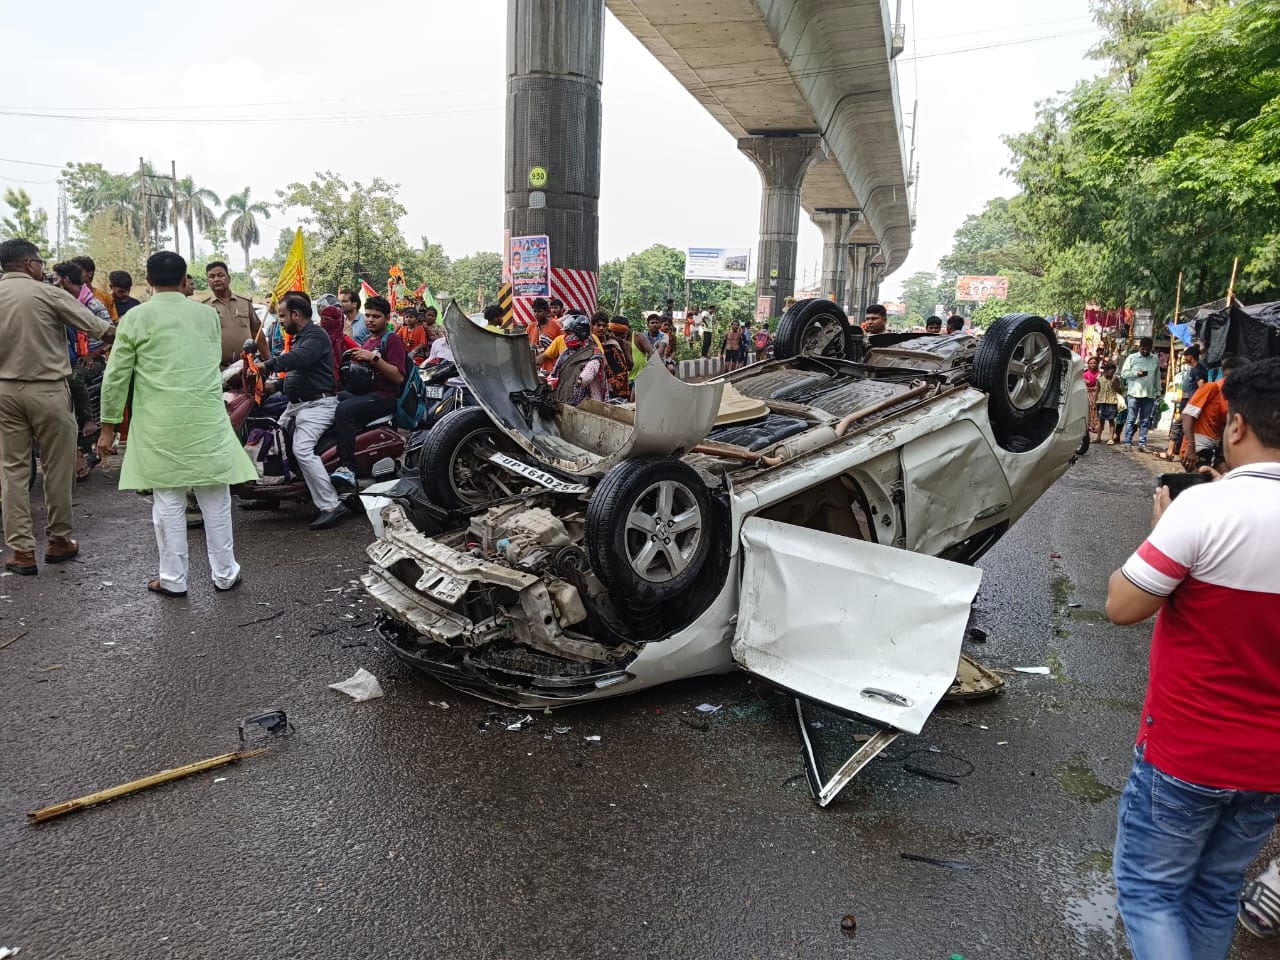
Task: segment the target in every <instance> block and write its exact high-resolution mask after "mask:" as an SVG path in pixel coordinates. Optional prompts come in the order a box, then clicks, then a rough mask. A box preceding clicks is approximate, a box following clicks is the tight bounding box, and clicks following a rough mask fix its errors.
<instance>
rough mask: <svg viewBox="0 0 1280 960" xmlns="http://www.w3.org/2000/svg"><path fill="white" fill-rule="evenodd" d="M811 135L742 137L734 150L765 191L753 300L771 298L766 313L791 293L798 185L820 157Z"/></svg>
mask: <svg viewBox="0 0 1280 960" xmlns="http://www.w3.org/2000/svg"><path fill="white" fill-rule="evenodd" d="M821 147H822V138H821V137H820V136H818V135H817V134H816V133H813V134H809V133H804V134H771V135H765V136H752V137H743V138H742V139H740V140H739V141H738V149H739V150H741V151H742V152H743V153H745V154H746V155H747V156H748V157H750V158H751V160H752V162H753V163H755V165H756V169H757V170H759V171H760V179H761V180H762V181H763V183H764V191H763V193H762V195H761V197H760V250H759V253H758V255H757V257H756V296H757V297H771V298H772V299H773V308H772V309H771V310H770V311H769V315H770V316H773V317H776V316H778V315H779V314H781V313H782V303H783V301H784V300H786V298H787V297H789V296H791V295H792V294H794V293H795V290H796V231H798V230H799V229H800V185H801V184H802V183H804V175H805V173H806V172H808V170H809V165H810V164H811V163H813V161H814V160H816V159H817V158H818V156H819V153H820V150H821Z"/></svg>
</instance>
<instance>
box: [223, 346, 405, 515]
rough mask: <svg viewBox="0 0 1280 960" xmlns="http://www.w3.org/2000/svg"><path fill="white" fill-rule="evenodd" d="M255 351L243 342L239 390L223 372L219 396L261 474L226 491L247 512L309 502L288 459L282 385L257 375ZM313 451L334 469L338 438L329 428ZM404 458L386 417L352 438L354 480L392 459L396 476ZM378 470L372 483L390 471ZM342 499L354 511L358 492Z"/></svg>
mask: <svg viewBox="0 0 1280 960" xmlns="http://www.w3.org/2000/svg"><path fill="white" fill-rule="evenodd" d="M256 352H257V351H256V347H255V346H254V343H253V341H252V340H246V341H245V344H244V351H243V354H242V356H241V362H242V364H243V366H242V368H241V370H240V374H239V384H238V387H237V385H236V377H235V374H234V373H233V372H232V371H230V370H228V373H227V375H225V376H224V378H223V395H222V397H223V401H224V402H225V403H226V406H227V415H228V416H229V417H230V418H231V425H232V427H234V428H235V430H236V433H237V434H238V435H239V436H240V439H241V441H242V442H244V444H245V449H246V451H248V452H249V454H250V457H251V458H252V459H253V460H254V462H255V465H256V466H257V467H258V469H259V472H260V473H261V476H260V477H259V479H258V480H257V481H256V482H254V483H241V484H237V485H235V486H233V487H232V488H231V492H232V493H233V494H234V495H235V496H237V497H239V498H240V499H241V500H244V501H247V503H245V504H242V506H244V507H245V508H246V509H253V507H251V506H250V504H256V505H257V506H259V507H260V508H263V509H274V508H276V507H279V506H280V505H281V504H282V503H288V502H298V503H310V502H311V493H310V492H309V491H308V490H307V484H306V481H305V480H303V478H302V472H301V471H300V470H299V469H298V466H297V464H296V463H295V462H294V460H293V450H292V441H293V437H292V433H291V432H286V431H285V430H283V429H281V427H280V415H281V414H282V413H283V412H284V408H285V407H286V406H287V405H288V401H287V400H286V398H285V397H284V396H282V395H281V394H280V393H279V392H278V390H279V384H281V383H283V381H282V380H278V379H273V378H271V377H268V376H266V375H265V374H264V373H263V372H262V370H261V367H260V366H259V364H258V362H257V360H256V359H255V355H256ZM316 452H317V453H319V454H320V460H321V462H322V463H323V464H324V468H325V471H326V472H328V473H332V472H333V471H334V470H336V469H338V466H339V463H338V436H337V432H336V431H335V430H334V428H333V427H330V428H329V429H328V430H326V431H325V432H324V433H323V434H321V436H320V440H319V441H318V442H317V443H316ZM403 457H404V437H402V436H401V435H400V433H399V431H398V430H396V428H395V425H394V424H393V423H392V420H391V417H390V416H386V417H382V418H381V419H378V420H375V421H373V422H372V423H369V424H366V425H365V426H364V427H363V428H362V429H361V431H360V433H358V434H357V435H356V476H357V477H358V478H360V479H361V480H368V479H370V478H372V477H373V472H374V470H373V468H374V464H377V463H379V461H384V460H390V461H393V462H394V465H395V471H396V472H398V471H399V469H400V464H401V461H402V458H403ZM378 472H379V476H378V477H377V479H379V480H386V479H388V478H389V475H390V471H387V470H386V468H385V465H384V466H383V467H381V468H380V469H379V471H378ZM340 495H341V494H340ZM343 499H344V500H345V501H350V502H349V503H348V506H352V507H354V508H356V509H358V508H359V490H354V491H351V492H350V493H349V494H347V495H346V496H344V497H343Z"/></svg>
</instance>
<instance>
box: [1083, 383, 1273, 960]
mask: <svg viewBox="0 0 1280 960" xmlns="http://www.w3.org/2000/svg"><path fill="white" fill-rule="evenodd" d="M1222 394H1223V397H1224V398H1225V400H1226V402H1227V416H1226V422H1225V424H1224V426H1223V431H1222V437H1223V445H1224V448H1225V452H1226V463H1227V467H1228V469H1229V472H1228V473H1226V474H1225V475H1223V476H1221V477H1219V476H1218V475H1217V474H1216V473H1212V472H1211V475H1212V476H1213V477H1214V479H1215V480H1216V481H1217V482H1215V483H1205V484H1201V485H1199V486H1196V487H1192V488H1190V489H1188V490H1186V491H1185V492H1183V493H1182V494H1181V496H1179V497H1178V499H1177V500H1176V501H1173V500H1171V497H1170V491H1169V488H1168V487H1161V489H1160V491H1159V492H1158V493H1157V494H1156V495H1155V508H1154V511H1153V516H1152V531H1151V535H1150V536H1149V537H1148V538H1147V539H1146V541H1145V542H1144V543H1143V544H1142V545H1141V546H1140V547H1139V548H1138V550H1137V552H1135V553H1134V554H1133V556H1131V557H1130V558H1129V560H1128V561H1127V562H1126V563H1125V564H1124V566H1123V567H1122V568H1121V569H1119V570H1117V571H1116V572H1115V573H1113V574H1112V575H1111V580H1110V582H1109V584H1108V589H1107V615H1108V616H1109V617H1110V618H1111V621H1112V622H1113V623H1117V624H1131V623H1138V622H1140V621H1142V620H1145V619H1146V618H1147V617H1150V616H1151V615H1152V614H1156V613H1158V614H1159V617H1158V619H1157V620H1156V625H1155V631H1154V633H1153V635H1152V638H1151V662H1150V680H1149V683H1148V686H1147V695H1146V700H1145V701H1144V703H1143V707H1142V717H1141V721H1140V724H1139V733H1138V737H1137V748H1136V750H1135V751H1134V763H1133V770H1132V772H1131V773H1130V775H1129V780H1128V783H1127V784H1126V785H1125V788H1124V793H1123V795H1122V796H1121V798H1120V812H1119V819H1118V824H1117V828H1116V843H1115V856H1114V869H1115V877H1116V889H1117V892H1118V903H1119V907H1120V915H1121V917H1122V918H1123V919H1124V924H1125V930H1126V932H1127V933H1128V937H1129V944H1130V946H1131V948H1132V950H1133V956H1134V960H1157V958H1158V960H1192V958H1196V960H1202V958H1203V960H1209V958H1215V960H1225V957H1226V956H1227V952H1228V951H1229V950H1230V948H1231V935H1232V932H1233V929H1234V926H1235V918H1236V908H1237V897H1238V895H1239V892H1240V887H1241V884H1242V883H1243V881H1244V874H1245V870H1246V869H1247V868H1248V866H1249V864H1250V863H1251V862H1252V861H1253V860H1254V858H1255V857H1256V856H1257V855H1258V852H1259V851H1260V850H1261V849H1262V846H1263V844H1264V843H1265V842H1266V840H1267V837H1268V836H1269V835H1270V833H1271V831H1272V828H1273V827H1274V826H1275V822H1276V818H1277V816H1278V815H1280V711H1278V710H1276V708H1275V705H1276V703H1277V702H1280V579H1277V577H1276V575H1275V571H1276V570H1277V569H1280V537H1277V536H1276V535H1275V531H1276V530H1280V358H1275V359H1270V360H1264V361H1259V362H1256V363H1251V364H1249V365H1248V366H1245V367H1242V368H1238V369H1237V370H1236V371H1235V373H1234V374H1233V375H1232V376H1231V378H1230V379H1229V380H1228V381H1227V382H1226V383H1225V384H1224V386H1223V387H1222Z"/></svg>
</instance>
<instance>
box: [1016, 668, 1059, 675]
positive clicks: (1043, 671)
mask: <svg viewBox="0 0 1280 960" xmlns="http://www.w3.org/2000/svg"><path fill="white" fill-rule="evenodd" d="M1013 669H1014V670H1016V671H1018V673H1033V674H1035V675H1036V676H1038V677H1047V676H1049V674H1050V673H1051V672H1052V671H1051V670H1050V669H1049V668H1048V667H1014V668H1013Z"/></svg>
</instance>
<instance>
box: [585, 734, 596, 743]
mask: <svg viewBox="0 0 1280 960" xmlns="http://www.w3.org/2000/svg"><path fill="white" fill-rule="evenodd" d="M582 739H583V740H589V741H590V742H591V743H599V742H600V735H599V734H598V733H596V734H592V735H591V736H589V737H583V738H582Z"/></svg>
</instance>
